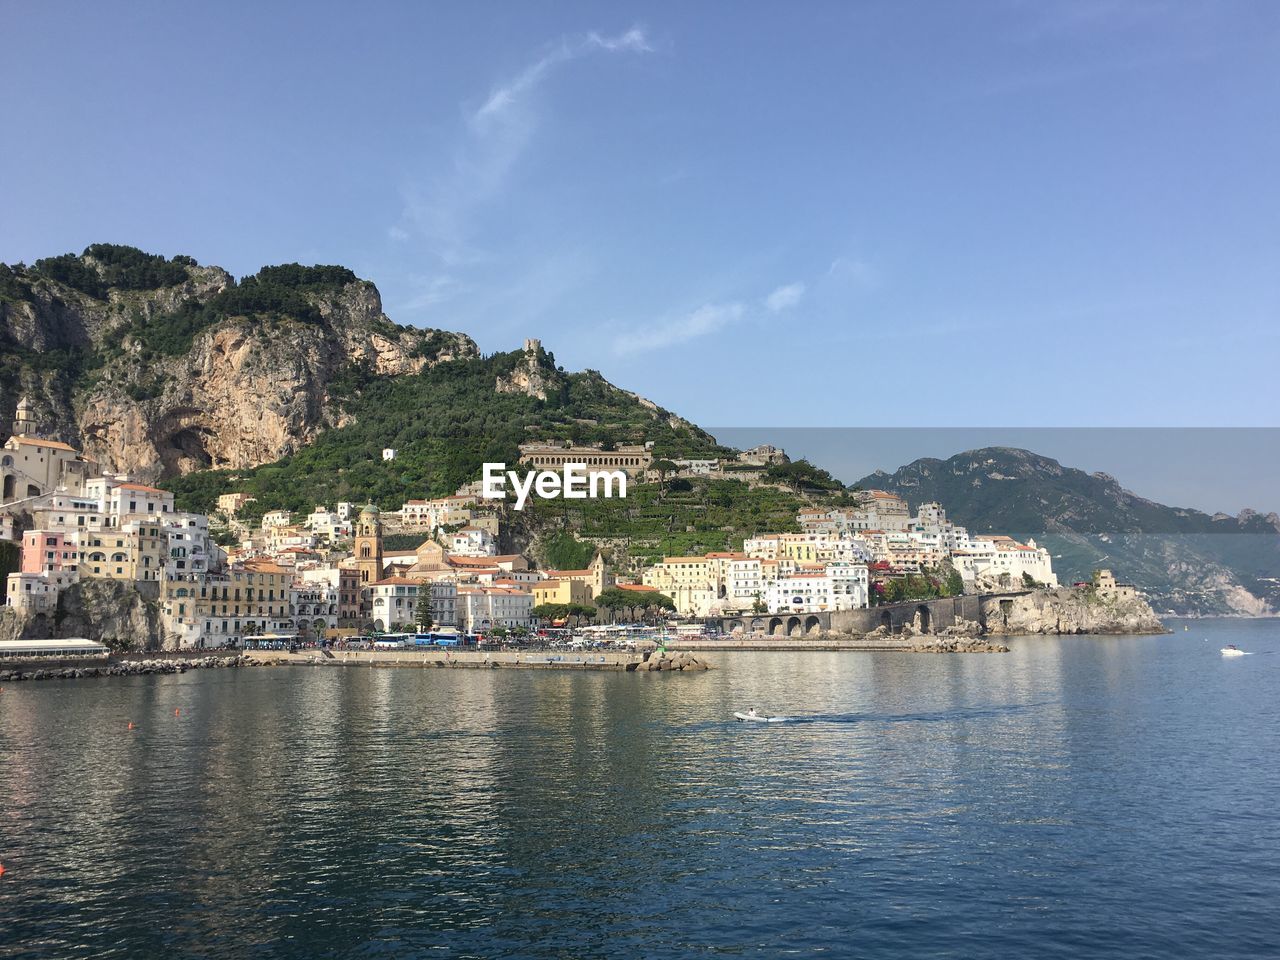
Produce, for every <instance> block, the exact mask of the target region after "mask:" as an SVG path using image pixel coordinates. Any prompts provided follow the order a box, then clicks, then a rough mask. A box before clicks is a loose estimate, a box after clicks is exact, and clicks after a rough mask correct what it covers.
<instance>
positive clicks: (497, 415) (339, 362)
mask: <svg viewBox="0 0 1280 960" xmlns="http://www.w3.org/2000/svg"><path fill="white" fill-rule="evenodd" d="M0 373H2V374H3V376H2V377H0V424H4V422H5V421H6V420H7V421H9V423H11V422H12V418H13V415H14V411H15V408H16V405H17V401H18V399H19V398H20V397H23V396H26V397H28V398H29V399H31V400H32V401H33V403H34V404H35V407H36V415H37V421H38V423H39V424H40V426H41V428H42V432H43V433H46V434H48V435H52V436H56V437H58V438H59V439H61V440H64V441H66V442H68V443H71V444H72V445H74V446H77V447H79V448H82V449H84V450H85V451H86V452H87V453H88V454H90V455H91V456H93V457H95V458H96V459H97V460H98V461H99V462H100V463H101V464H102V466H103V467H104V469H107V470H113V471H122V472H128V473H131V474H133V475H135V476H138V477H139V478H141V479H145V480H149V481H153V482H162V483H165V484H167V485H169V486H171V487H172V488H173V489H174V490H175V491H176V492H177V493H178V495H179V502H180V503H181V504H182V505H183V506H186V507H189V508H192V509H200V510H205V511H208V510H209V509H211V507H212V504H213V502H214V499H215V498H216V496H217V495H218V494H219V493H222V492H227V491H230V490H247V491H249V492H251V493H254V494H256V495H257V496H258V497H259V503H258V508H259V509H267V508H270V507H286V508H289V509H293V510H299V509H304V508H305V509H306V510H310V508H311V507H312V506H314V505H315V504H316V503H323V502H330V503H332V502H334V501H335V500H338V499H365V498H372V499H373V500H375V501H377V502H381V503H383V504H384V505H387V506H399V504H400V503H402V502H403V501H404V500H405V499H408V498H411V497H426V496H439V495H443V494H446V493H452V492H453V491H454V490H455V489H457V487H458V486H460V485H461V484H464V483H468V482H471V481H473V480H475V479H477V477H478V476H479V472H480V465H481V464H482V463H483V462H485V461H505V462H509V463H512V464H514V462H515V461H516V459H517V458H518V456H519V449H518V448H519V444H520V443H521V442H522V441H525V440H528V439H530V438H538V439H547V438H554V439H563V440H570V441H574V442H579V443H600V444H603V445H605V446H606V447H607V446H610V445H616V444H621V443H630V442H653V443H654V444H655V454H656V455H658V456H680V455H684V456H688V455H697V454H700V453H704V454H710V455H714V454H715V453H716V452H717V451H719V452H723V449H724V448H721V447H718V446H717V445H716V443H715V440H714V438H712V437H711V436H710V435H709V434H707V433H705V432H704V431H702V430H700V429H698V428H697V427H696V426H694V425H693V424H691V423H689V422H688V421H686V420H683V419H681V418H680V417H678V416H676V415H675V414H673V413H671V412H670V411H667V410H664V409H662V408H661V407H659V406H658V405H656V404H654V403H653V402H651V401H649V400H646V399H644V398H643V397H640V396H637V395H636V394H634V393H631V392H629V391H626V390H622V389H620V388H618V387H615V386H613V385H612V384H610V383H609V382H608V381H606V380H605V379H604V377H602V376H601V375H600V374H599V373H598V372H596V371H592V370H587V371H583V372H580V373H570V372H567V371H565V370H564V369H563V368H561V367H559V366H558V365H557V364H556V362H555V357H554V355H552V354H551V353H549V352H548V351H546V350H544V349H543V348H542V345H541V343H540V342H539V341H537V340H528V341H526V342H525V344H524V347H523V349H521V350H515V351H511V352H507V353H498V354H493V355H490V356H481V355H480V352H479V350H477V348H476V345H475V343H474V342H473V341H472V340H471V339H470V338H469V337H467V336H465V335H464V334H460V333H449V332H446V331H442V330H424V329H419V328H415V327H402V326H397V325H396V324H394V323H392V322H391V321H390V320H389V319H388V318H387V317H386V315H385V314H384V313H383V312H382V307H381V301H380V298H379V295H378V291H377V288H376V287H374V285H373V284H372V283H370V282H368V281H366V280H361V279H359V278H358V277H356V275H355V274H354V273H352V272H351V271H350V270H348V269H346V268H345V267H336V266H315V267H303V266H300V265H298V264H285V265H282V266H269V267H263V268H262V269H261V270H260V271H258V273H256V274H254V275H253V276H251V277H247V278H244V279H242V280H240V281H239V282H237V281H236V280H235V279H234V278H233V277H232V276H231V275H230V274H228V273H227V272H226V271H225V270H223V269H222V268H220V267H216V266H201V265H200V264H198V263H197V262H196V261H195V260H194V259H192V258H190V257H185V256H178V257H173V258H171V259H167V258H165V257H162V256H157V255H154V254H148V253H144V252H143V251H141V250H138V249H136V248H133V247H125V246H117V245H112V244H94V245H93V246H90V247H88V248H87V249H86V250H85V251H84V252H83V253H82V254H80V255H72V254H66V255H64V256H60V257H52V258H48V259H44V260H38V261H36V263H35V264H34V265H32V266H30V267H28V266H25V265H22V264H19V265H16V266H12V267H11V266H5V265H0ZM6 425H7V424H6ZM386 447H391V448H395V449H396V450H397V456H396V458H395V459H394V460H392V461H384V460H383V459H382V456H381V454H382V450H383V448H386ZM792 513H794V510H792ZM687 525H688V524H682V525H681V530H682V531H683V529H684V527H685V526H687ZM716 542H718V541H716Z"/></svg>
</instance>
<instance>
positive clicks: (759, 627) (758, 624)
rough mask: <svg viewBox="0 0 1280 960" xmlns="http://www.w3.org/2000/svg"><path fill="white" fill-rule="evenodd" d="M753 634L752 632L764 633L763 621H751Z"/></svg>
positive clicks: (756, 619)
mask: <svg viewBox="0 0 1280 960" xmlns="http://www.w3.org/2000/svg"><path fill="white" fill-rule="evenodd" d="M751 632H752V633H763V632H764V621H763V620H761V619H760V618H759V617H756V618H755V619H754V620H752V621H751Z"/></svg>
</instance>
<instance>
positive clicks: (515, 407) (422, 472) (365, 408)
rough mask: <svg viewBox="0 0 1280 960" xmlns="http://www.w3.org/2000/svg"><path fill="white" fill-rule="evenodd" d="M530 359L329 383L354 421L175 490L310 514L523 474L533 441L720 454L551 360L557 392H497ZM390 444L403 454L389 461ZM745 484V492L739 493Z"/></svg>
mask: <svg viewBox="0 0 1280 960" xmlns="http://www.w3.org/2000/svg"><path fill="white" fill-rule="evenodd" d="M523 357H524V354H523V352H521V351H516V352H512V353H500V354H495V355H493V356H489V357H484V358H474V359H467V360H457V361H454V362H451V363H445V364H439V365H437V366H434V367H428V368H427V369H424V370H423V371H422V372H421V373H419V374H417V375H412V376H400V377H374V376H372V374H371V372H370V371H369V370H367V369H362V368H359V367H352V368H351V369H350V370H348V372H347V373H346V374H345V375H344V376H341V377H339V378H337V379H336V380H335V381H334V382H333V384H332V385H331V391H332V393H333V401H334V402H335V403H338V404H340V405H341V406H342V409H343V412H344V413H345V414H347V415H348V416H349V418H350V419H351V420H352V422H351V423H350V424H349V425H347V426H344V427H341V428H338V429H333V430H328V431H326V432H324V433H322V434H321V435H320V436H319V437H318V438H317V439H316V441H315V442H314V443H313V444H311V445H310V446H308V447H306V448H305V449H303V450H300V451H298V452H297V453H295V454H293V455H292V456H289V457H286V458H285V459H283V460H279V461H277V462H275V463H272V464H267V465H265V466H261V467H258V468H256V469H254V470H248V471H234V472H233V471H203V472H200V473H193V474H189V475H187V476H185V477H176V478H174V479H172V480H170V481H168V482H167V484H166V485H167V486H168V487H169V488H170V489H172V490H174V491H175V493H177V494H178V502H179V503H180V504H182V505H183V506H184V507H185V508H187V509H193V510H201V511H208V510H211V509H212V507H213V504H214V502H215V500H216V498H217V496H218V494H220V493H227V492H231V491H237V490H241V491H245V492H248V493H252V494H253V495H254V496H255V497H257V498H258V502H257V503H256V504H254V507H255V508H256V509H258V510H272V509H276V508H285V509H289V510H302V509H304V508H305V509H306V510H310V509H311V508H312V507H313V506H314V505H315V504H317V503H330V504H331V503H336V502H338V501H340V500H361V501H363V500H372V501H373V502H375V503H377V504H378V505H380V506H382V507H384V508H388V509H396V508H399V506H400V505H401V504H402V503H403V502H404V501H405V500H407V499H411V498H423V497H438V496H444V495H446V494H450V493H453V492H454V491H455V490H456V489H457V488H458V487H459V486H462V485H463V484H466V483H471V482H473V481H475V480H478V479H480V469H481V465H482V464H483V463H486V462H495V463H497V462H500V463H506V464H507V465H508V467H509V468H511V469H514V468H515V465H516V462H517V461H518V460H519V457H520V451H519V445H520V444H521V443H522V442H524V441H527V440H530V439H534V438H536V439H547V438H554V439H564V440H572V441H574V442H577V443H604V444H606V445H618V444H624V443H639V442H644V441H649V440H652V441H654V443H655V448H660V449H663V450H670V451H678V452H680V453H681V455H689V453H692V454H694V455H698V454H702V453H708V452H714V451H720V450H721V448H718V447H716V445H715V441H714V440H713V439H712V438H711V437H710V436H708V435H707V434H705V433H702V432H701V431H697V430H690V429H689V428H687V427H673V426H671V425H670V424H669V423H668V422H667V420H666V419H665V418H664V417H655V416H654V415H653V414H652V413H651V412H650V411H649V410H647V409H646V408H645V407H643V406H641V404H640V403H639V402H638V401H636V400H635V399H634V398H631V397H629V396H628V395H626V394H625V393H622V392H621V391H618V390H615V389H613V388H610V387H609V386H608V384H607V383H605V381H604V380H603V379H602V378H600V376H599V374H594V373H590V372H588V373H580V374H564V373H561V372H559V371H557V370H556V369H555V367H554V358H552V357H551V356H550V355H549V354H544V357H545V364H546V366H547V373H548V377H549V378H552V379H554V380H555V382H556V384H557V389H555V390H553V391H552V392H551V393H550V394H549V395H548V398H547V399H546V400H539V399H537V398H535V397H530V396H528V395H526V394H523V393H498V392H496V391H495V390H494V384H495V382H496V381H497V379H498V378H499V377H504V376H507V375H509V374H510V373H511V371H512V370H513V369H515V367H516V365H517V364H518V363H519V362H520V361H521V359H522V358H523ZM384 447H392V448H395V450H396V451H397V454H396V458H395V459H394V460H389V461H388V460H383V459H382V450H383V448H384ZM735 486H737V485H735Z"/></svg>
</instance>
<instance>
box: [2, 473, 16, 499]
mask: <svg viewBox="0 0 1280 960" xmlns="http://www.w3.org/2000/svg"><path fill="white" fill-rule="evenodd" d="M16 483H17V478H16V477H15V476H14V475H13V474H12V473H11V474H9V475H8V476H7V477H5V478H4V498H5V499H6V500H12V499H13V496H14V494H13V491H14V489H15V487H16Z"/></svg>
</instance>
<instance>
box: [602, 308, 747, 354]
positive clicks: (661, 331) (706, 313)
mask: <svg viewBox="0 0 1280 960" xmlns="http://www.w3.org/2000/svg"><path fill="white" fill-rule="evenodd" d="M744 313H745V310H744V309H743V306H742V304H740V303H723V304H720V303H707V304H703V305H702V306H701V307H699V308H698V309H697V310H694V311H693V312H692V313H690V314H687V315H686V316H681V317H676V318H674V319H671V320H667V321H665V322H662V323H657V324H654V325H653V326H651V327H649V328H647V329H644V330H637V331H635V332H634V333H625V334H621V335H619V336H618V337H615V338H614V341H613V350H614V353H619V354H631V353H647V352H648V351H650V350H661V349H663V348H665V347H672V346H675V345H676V344H678V343H685V342H687V341H689V340H694V339H696V338H698V337H705V336H707V335H708V334H711V333H716V332H718V331H720V330H722V329H724V328H725V327H727V326H729V325H730V324H733V323H737V322H738V321H739V320H741V319H742V317H743V314H744Z"/></svg>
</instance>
